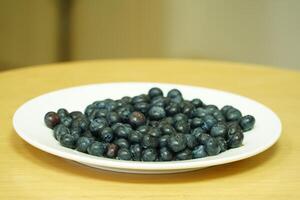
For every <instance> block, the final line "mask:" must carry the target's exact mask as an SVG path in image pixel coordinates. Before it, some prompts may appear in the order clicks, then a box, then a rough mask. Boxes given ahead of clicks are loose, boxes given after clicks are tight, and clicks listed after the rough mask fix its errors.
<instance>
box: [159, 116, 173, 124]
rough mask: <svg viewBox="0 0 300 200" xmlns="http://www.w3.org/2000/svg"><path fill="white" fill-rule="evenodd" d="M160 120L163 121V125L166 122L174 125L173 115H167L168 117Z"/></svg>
mask: <svg viewBox="0 0 300 200" xmlns="http://www.w3.org/2000/svg"><path fill="white" fill-rule="evenodd" d="M160 122H161V125H164V124H170V125H173V124H174V119H173V118H172V117H166V118H163V119H162V120H161V121H160Z"/></svg>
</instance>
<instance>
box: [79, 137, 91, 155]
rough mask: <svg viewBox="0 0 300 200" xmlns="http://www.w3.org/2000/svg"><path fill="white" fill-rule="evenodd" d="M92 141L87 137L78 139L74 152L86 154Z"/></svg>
mask: <svg viewBox="0 0 300 200" xmlns="http://www.w3.org/2000/svg"><path fill="white" fill-rule="evenodd" d="M91 143H92V141H91V140H90V139H89V138H87V137H80V138H79V139H78V140H77V143H76V150H77V151H80V152H83V153H86V152H87V148H88V147H89V146H90V145H91Z"/></svg>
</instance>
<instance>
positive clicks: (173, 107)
mask: <svg viewBox="0 0 300 200" xmlns="http://www.w3.org/2000/svg"><path fill="white" fill-rule="evenodd" d="M180 111H181V108H180V106H179V104H178V103H170V104H169V105H168V106H167V107H166V112H167V115H168V116H173V115H176V114H177V113H180Z"/></svg>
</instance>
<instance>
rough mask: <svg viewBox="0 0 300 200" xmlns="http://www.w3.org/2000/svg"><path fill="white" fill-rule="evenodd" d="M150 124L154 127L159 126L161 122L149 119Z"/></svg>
mask: <svg viewBox="0 0 300 200" xmlns="http://www.w3.org/2000/svg"><path fill="white" fill-rule="evenodd" d="M148 125H149V126H150V127H152V128H159V125H160V122H159V121H148ZM149 130H150V129H149Z"/></svg>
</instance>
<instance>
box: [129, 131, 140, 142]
mask: <svg viewBox="0 0 300 200" xmlns="http://www.w3.org/2000/svg"><path fill="white" fill-rule="evenodd" d="M142 138H143V134H142V133H140V132H139V131H131V132H130V134H129V136H128V140H129V142H131V143H140V142H141V141H142Z"/></svg>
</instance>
